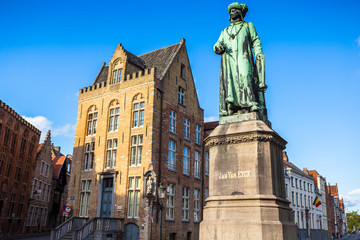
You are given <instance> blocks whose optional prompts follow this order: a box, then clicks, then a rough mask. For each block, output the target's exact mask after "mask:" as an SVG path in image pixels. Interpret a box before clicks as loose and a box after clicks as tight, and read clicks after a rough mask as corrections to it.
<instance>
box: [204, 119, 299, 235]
mask: <svg viewBox="0 0 360 240" xmlns="http://www.w3.org/2000/svg"><path fill="white" fill-rule="evenodd" d="M247 119H249V118H247ZM269 125H270V124H269V123H268V122H267V123H264V122H263V121H262V120H257V119H254V120H245V121H243V120H242V121H240V122H234V123H229V124H221V125H219V126H218V127H217V128H215V129H214V131H213V132H212V133H211V134H210V136H209V137H208V138H207V139H206V140H205V142H206V145H207V146H208V147H209V148H210V180H209V190H210V196H209V198H207V200H206V206H205V208H204V213H203V221H202V222H201V224H200V240H242V239H243V240H245V239H246V240H252V239H254V240H255V239H256V240H260V239H263V240H265V239H266V240H281V239H282V240H296V239H298V237H297V229H296V225H295V224H294V223H293V219H292V218H293V215H292V211H291V208H290V207H289V201H287V200H286V199H285V189H284V175H283V174H284V169H283V162H282V150H283V149H284V148H285V145H286V141H285V140H284V139H282V138H281V137H280V136H279V135H278V134H277V133H276V132H275V131H273V130H272V129H271V128H270V127H269Z"/></svg>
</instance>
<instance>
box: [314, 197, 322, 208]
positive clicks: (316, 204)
mask: <svg viewBox="0 0 360 240" xmlns="http://www.w3.org/2000/svg"><path fill="white" fill-rule="evenodd" d="M321 204H322V203H321V202H320V199H319V198H318V197H316V198H315V200H314V203H313V205H314V206H315V207H318V206H320V205H321Z"/></svg>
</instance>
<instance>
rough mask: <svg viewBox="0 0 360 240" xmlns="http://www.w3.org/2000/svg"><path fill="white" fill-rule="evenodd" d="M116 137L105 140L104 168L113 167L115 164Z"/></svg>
mask: <svg viewBox="0 0 360 240" xmlns="http://www.w3.org/2000/svg"><path fill="white" fill-rule="evenodd" d="M116 149H117V138H114V139H108V140H107V150H106V166H105V167H106V168H114V167H115V165H116Z"/></svg>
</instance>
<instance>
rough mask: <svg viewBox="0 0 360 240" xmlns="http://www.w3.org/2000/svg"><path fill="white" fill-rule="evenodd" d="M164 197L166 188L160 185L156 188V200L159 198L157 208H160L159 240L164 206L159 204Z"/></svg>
mask: <svg viewBox="0 0 360 240" xmlns="http://www.w3.org/2000/svg"><path fill="white" fill-rule="evenodd" d="M165 195H166V187H165V186H164V185H163V184H162V183H160V185H159V188H158V198H159V208H160V233H159V240H161V234H162V211H163V210H164V206H163V204H162V202H161V200H162V199H164V198H165Z"/></svg>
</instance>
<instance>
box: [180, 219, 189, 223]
mask: <svg viewBox="0 0 360 240" xmlns="http://www.w3.org/2000/svg"><path fill="white" fill-rule="evenodd" d="M181 222H183V223H190V221H189V220H184V219H181Z"/></svg>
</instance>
